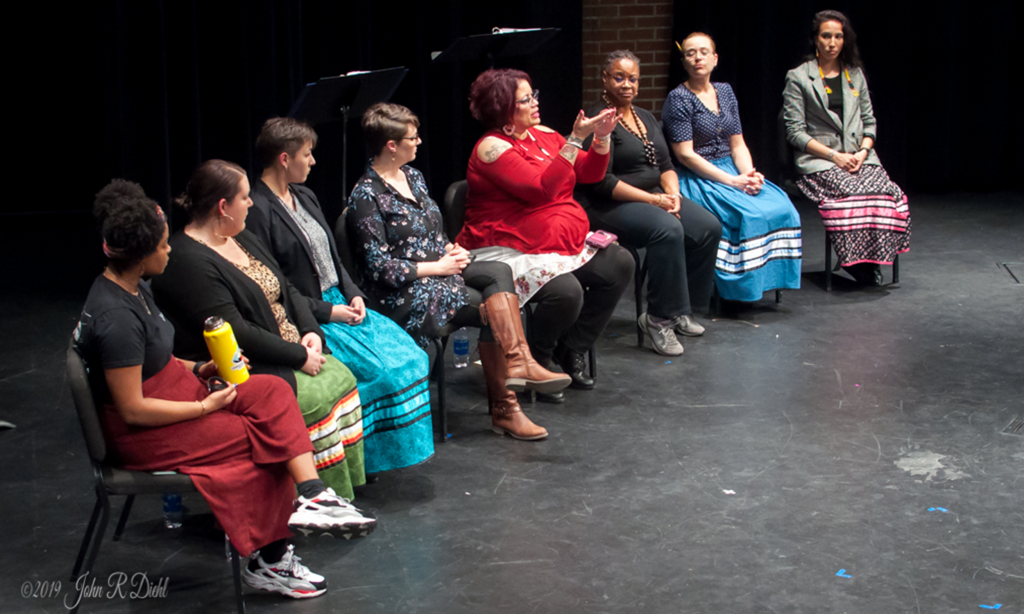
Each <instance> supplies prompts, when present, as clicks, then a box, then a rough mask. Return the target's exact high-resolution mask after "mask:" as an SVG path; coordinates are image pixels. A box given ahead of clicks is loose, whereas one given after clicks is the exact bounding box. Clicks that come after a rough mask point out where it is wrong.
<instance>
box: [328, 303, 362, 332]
mask: <svg viewBox="0 0 1024 614" xmlns="http://www.w3.org/2000/svg"><path fill="white" fill-rule="evenodd" d="M365 317H366V305H365V304H364V303H363V297H361V296H357V297H355V298H353V299H352V300H351V301H349V304H348V305H335V306H334V307H332V308H331V322H344V323H345V324H350V325H352V326H356V325H359V324H362V323H363V319H364V318H365Z"/></svg>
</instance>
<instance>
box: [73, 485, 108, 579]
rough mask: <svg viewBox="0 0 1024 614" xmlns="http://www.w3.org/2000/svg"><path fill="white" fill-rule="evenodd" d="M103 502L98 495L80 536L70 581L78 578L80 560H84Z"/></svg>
mask: <svg viewBox="0 0 1024 614" xmlns="http://www.w3.org/2000/svg"><path fill="white" fill-rule="evenodd" d="M101 507H103V504H102V503H101V501H100V498H99V497H96V505H94V506H93V508H92V517H91V518H89V525H88V526H87V527H86V528H85V535H84V536H83V537H82V547H81V548H79V549H78V557H76V558H75V567H74V569H72V570H71V581H72V582H74V581H75V580H76V579H78V572H79V571H80V570H81V569H82V561H84V560H85V553H86V552H88V550H89V544H90V543H91V541H92V535H93V530H95V529H96V519H97V518H99V517H100V508H101Z"/></svg>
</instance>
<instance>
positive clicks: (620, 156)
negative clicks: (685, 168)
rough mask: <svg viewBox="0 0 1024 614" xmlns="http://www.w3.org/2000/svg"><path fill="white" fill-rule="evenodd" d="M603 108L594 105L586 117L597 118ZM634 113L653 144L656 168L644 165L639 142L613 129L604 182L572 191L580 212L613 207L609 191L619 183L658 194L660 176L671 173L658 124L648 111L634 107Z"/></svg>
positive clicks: (669, 157)
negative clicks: (581, 207) (656, 161)
mask: <svg viewBox="0 0 1024 614" xmlns="http://www.w3.org/2000/svg"><path fill="white" fill-rule="evenodd" d="M607 106H608V105H606V104H605V103H603V102H598V103H595V104H594V105H592V106H591V107H590V109H589V110H588V112H587V117H593V116H594V115H597V114H598V113H600V112H601V111H602V110H604V109H605V108H607ZM634 109H636V114H637V117H639V118H640V121H641V122H642V123H643V124H644V127H645V128H646V130H647V138H648V139H650V140H651V141H652V142H654V150H655V153H656V154H657V160H658V165H657V166H651V164H650V162H648V161H647V154H646V152H645V151H644V145H643V143H641V142H640V139H638V138H637V137H635V136H633V135H632V134H630V133H629V131H628V130H626V128H625V127H624V126H623V125H622V124H619V125H617V126H615V130H613V131H612V134H611V136H612V141H611V150H610V152H609V158H608V170H607V172H606V173H605V176H604V179H603V180H602V181H600V182H598V183H591V184H587V185H581V186H577V188H576V191H575V197H576V200H578V201H579V203H580V204H581V205H583V208H584V209H589V208H591V207H595V208H598V209H606V208H609V207H614V206H615V205H616V203H617V201H616V200H615V199H614V198H612V190H614V189H615V184H617V183H618V182H620V181H622V182H625V183H628V184H629V185H631V186H633V187H636V188H639V189H641V190H643V191H645V192H653V193H658V192H661V191H662V190H661V174H662V173H664V172H666V171H670V170H673V168H674V167H673V166H672V157H671V154H670V152H669V148H668V142H667V141H665V135H664V134H663V133H662V130H661V124H660V123H659V122H658V120H657V119H655V118H654V115H652V114H651V112H650V111H647V110H645V109H641V108H638V107H634Z"/></svg>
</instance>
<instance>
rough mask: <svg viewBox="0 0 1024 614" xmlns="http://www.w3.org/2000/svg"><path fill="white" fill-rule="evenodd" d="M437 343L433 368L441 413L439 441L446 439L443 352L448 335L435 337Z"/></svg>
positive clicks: (446, 414)
mask: <svg viewBox="0 0 1024 614" xmlns="http://www.w3.org/2000/svg"><path fill="white" fill-rule="evenodd" d="M434 341H435V342H436V344H437V346H436V347H437V348H438V351H437V358H436V359H434V369H435V370H436V371H437V405H438V407H437V410H438V411H439V412H440V413H441V443H444V442H446V441H448V390H447V386H446V385H445V373H444V369H445V367H444V354H445V352H446V351H447V350H448V337H444V338H443V339H440V340H438V339H435V340H434Z"/></svg>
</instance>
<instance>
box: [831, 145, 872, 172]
mask: <svg viewBox="0 0 1024 614" xmlns="http://www.w3.org/2000/svg"><path fill="white" fill-rule="evenodd" d="M867 157H868V152H867V150H866V149H861V150H860V151H858V152H856V153H852V154H848V153H842V152H840V151H837V152H836V153H835V154H834V155H833V156H832V162H833V163H834V164H835V165H836V166H838V167H839V168H841V169H843V170H844V171H846V172H847V173H856V172H857V171H859V170H860V167H861V165H862V164H864V160H866V159H867Z"/></svg>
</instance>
